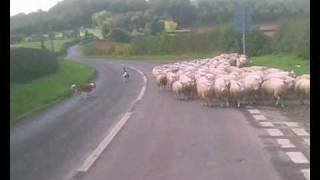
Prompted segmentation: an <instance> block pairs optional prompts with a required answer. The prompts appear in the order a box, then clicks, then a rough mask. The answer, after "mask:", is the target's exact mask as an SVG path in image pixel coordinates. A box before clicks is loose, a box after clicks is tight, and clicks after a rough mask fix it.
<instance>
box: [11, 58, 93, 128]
mask: <svg viewBox="0 0 320 180" xmlns="http://www.w3.org/2000/svg"><path fill="white" fill-rule="evenodd" d="M59 65H60V68H59V70H58V71H57V72H56V73H54V74H50V75H48V76H45V77H42V78H39V79H36V80H33V81H31V82H29V83H25V84H22V83H21V84H11V85H10V124H14V123H16V122H18V121H19V120H20V119H21V118H23V117H26V116H28V115H31V114H33V113H35V112H37V111H40V110H42V109H44V108H46V107H48V106H50V105H53V104H55V103H57V102H59V101H61V100H62V99H64V98H65V97H67V96H70V95H71V91H70V85H71V84H73V83H82V82H87V81H89V80H91V79H92V78H93V77H94V75H95V69H94V68H92V67H90V66H88V65H83V64H79V63H75V62H71V61H68V60H62V59H61V60H59Z"/></svg>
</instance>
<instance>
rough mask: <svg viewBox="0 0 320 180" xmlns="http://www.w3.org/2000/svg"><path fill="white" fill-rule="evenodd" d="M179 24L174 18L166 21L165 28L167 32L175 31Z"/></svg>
mask: <svg viewBox="0 0 320 180" xmlns="http://www.w3.org/2000/svg"><path fill="white" fill-rule="evenodd" d="M177 26H178V24H177V23H176V22H174V21H172V20H169V21H164V29H165V30H166V32H175V31H176V29H177Z"/></svg>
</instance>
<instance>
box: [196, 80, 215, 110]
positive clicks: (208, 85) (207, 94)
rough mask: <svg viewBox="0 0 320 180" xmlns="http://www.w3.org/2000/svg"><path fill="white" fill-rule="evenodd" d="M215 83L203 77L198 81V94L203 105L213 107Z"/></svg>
mask: <svg viewBox="0 0 320 180" xmlns="http://www.w3.org/2000/svg"><path fill="white" fill-rule="evenodd" d="M213 85H214V82H213V81H212V80H209V79H208V78H206V77H201V78H199V79H197V80H196V89H197V94H198V96H199V97H200V99H201V100H202V101H203V103H202V105H208V106H210V105H211V102H212V99H213V97H214V86H213Z"/></svg>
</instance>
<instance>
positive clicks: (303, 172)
mask: <svg viewBox="0 0 320 180" xmlns="http://www.w3.org/2000/svg"><path fill="white" fill-rule="evenodd" d="M301 172H302V174H303V175H304V177H305V178H306V179H307V180H310V169H302V170H301Z"/></svg>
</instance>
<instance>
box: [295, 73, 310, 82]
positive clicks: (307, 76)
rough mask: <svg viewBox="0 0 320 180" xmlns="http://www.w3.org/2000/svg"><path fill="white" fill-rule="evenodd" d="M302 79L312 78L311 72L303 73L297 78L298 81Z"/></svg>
mask: <svg viewBox="0 0 320 180" xmlns="http://www.w3.org/2000/svg"><path fill="white" fill-rule="evenodd" d="M300 79H310V74H303V75H301V76H298V77H297V78H296V81H298V80H300Z"/></svg>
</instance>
